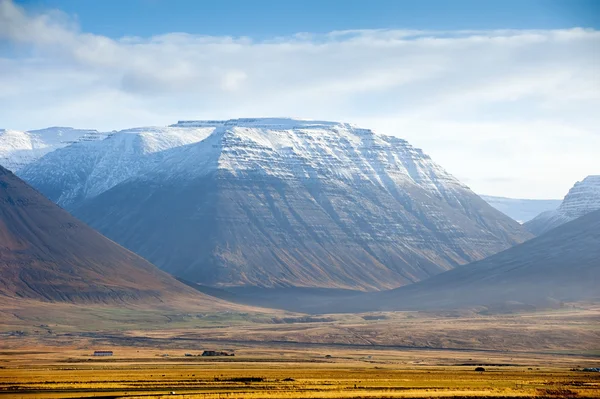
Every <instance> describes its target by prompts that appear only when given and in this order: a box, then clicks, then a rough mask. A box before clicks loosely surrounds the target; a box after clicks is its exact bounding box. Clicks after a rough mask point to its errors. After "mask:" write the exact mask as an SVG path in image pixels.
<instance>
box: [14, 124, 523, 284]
mask: <svg viewBox="0 0 600 399" xmlns="http://www.w3.org/2000/svg"><path fill="white" fill-rule="evenodd" d="M156 140H163V141H161V143H162V144H164V145H162V144H161V146H154V145H150V144H148V143H149V142H155V141H156ZM20 173H21V176H22V177H23V178H24V179H26V180H27V181H28V182H30V183H31V184H33V185H34V186H35V187H36V188H38V189H39V190H41V191H42V192H43V193H44V194H45V195H47V196H48V197H49V198H51V199H52V200H53V201H56V202H58V203H59V204H61V205H63V206H65V207H66V208H67V209H69V210H71V211H72V212H73V213H74V214H75V215H76V216H78V217H80V218H81V219H82V220H85V221H86V222H88V223H90V224H91V225H92V226H93V227H95V228H97V229H99V230H100V231H101V232H102V233H103V234H106V235H107V236H108V237H110V238H111V239H113V240H115V241H117V242H118V243H120V244H122V245H124V246H125V247H127V248H129V249H131V250H133V251H135V252H136V253H138V254H140V255H142V256H144V257H145V258H147V259H149V260H151V261H152V262H153V263H155V264H156V265H158V266H159V267H161V268H162V269H163V270H166V271H168V272H170V273H172V274H174V275H176V276H179V277H182V278H184V279H186V280H188V281H192V282H195V283H203V284H207V285H214V286H244V285H250V286H265V287H281V286H299V287H324V288H344V289H348V288H349V289H367V290H370V289H383V288H394V287H398V286H400V285H404V284H408V283H412V282H415V281H419V280H422V279H425V278H428V277H430V276H433V275H435V274H437V273H440V272H442V271H445V270H448V269H451V268H453V267H455V266H457V265H460V264H464V263H468V262H470V261H473V260H477V259H481V258H484V257H486V256H489V255H491V254H493V253H496V252H498V251H500V250H503V249H505V248H508V247H510V246H512V245H514V244H517V243H520V242H522V241H524V240H526V239H528V238H530V237H531V236H530V235H529V233H527V232H526V231H524V230H523V229H522V227H521V226H520V225H519V224H518V223H516V222H515V221H513V220H511V219H510V218H509V217H507V216H505V215H503V214H502V213H500V212H499V211H497V210H495V209H494V208H492V207H491V206H489V205H488V204H487V203H486V202H485V201H483V200H482V199H481V198H479V197H478V196H477V195H475V194H474V193H473V192H472V191H471V190H469V188H468V187H466V186H465V185H463V184H461V183H460V182H459V181H457V180H456V179H455V178H454V177H452V176H451V175H449V174H448V173H447V172H446V171H444V170H443V169H442V168H441V167H440V166H439V165H437V164H435V163H434V162H433V161H432V160H431V159H430V158H429V157H428V156H427V155H425V154H423V152H422V151H421V150H419V149H416V148H414V147H412V146H411V145H410V144H408V143H407V142H406V141H404V140H401V139H398V138H393V137H387V136H379V135H376V134H374V133H373V132H371V131H370V130H366V129H359V128H357V127H354V126H351V125H348V124H344V123H335V122H322V121H301V120H291V119H236V120H229V121H189V122H180V123H178V124H176V125H173V126H171V127H168V128H162V129H159V130H157V131H155V132H154V131H152V132H150V131H149V130H148V129H135V130H130V131H123V132H119V133H116V134H114V135H112V136H111V137H109V138H107V139H106V140H103V141H101V142H93V143H78V144H74V145H71V146H69V147H66V148H63V149H59V150H56V151H55V152H53V153H51V154H48V155H47V156H45V157H44V158H42V159H41V160H39V161H38V162H35V163H33V164H31V165H29V166H27V167H26V168H24V169H23V170H22V171H21V172H20Z"/></svg>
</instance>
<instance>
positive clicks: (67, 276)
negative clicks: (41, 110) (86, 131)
mask: <svg viewBox="0 0 600 399" xmlns="http://www.w3.org/2000/svg"><path fill="white" fill-rule="evenodd" d="M0 296H4V297H9V298H30V299H37V300H42V301H61V302H72V303H81V302H86V303H89V302H101V303H122V302H128V301H144V302H147V301H154V300H156V301H164V300H165V299H166V298H169V297H171V298H173V297H177V296H180V297H185V298H188V299H190V300H192V299H193V300H196V301H197V302H198V304H199V305H200V304H202V303H204V304H205V305H206V306H207V307H210V306H212V305H213V304H214V302H215V301H214V300H213V299H212V298H209V297H205V296H202V295H201V294H199V293H196V292H194V291H192V290H190V289H189V288H188V287H186V286H185V285H183V284H181V283H179V282H178V281H176V280H175V279H174V278H172V277H171V276H169V275H168V274H166V273H164V272H162V271H160V270H158V269H157V268H156V267H155V266H153V265H151V264H150V263H148V262H147V261H145V260H144V259H142V258H140V257H139V256H137V255H135V254H134V253H132V252H130V251H128V250H126V249H124V248H122V247H120V246H119V245H117V244H115V243H114V242H112V241H110V240H108V239H107V238H105V237H103V236H102V235H100V234H99V233H97V232H96V231H94V230H92V229H91V228H89V227H88V226H86V225H85V224H83V223H82V222H80V221H79V220H77V219H75V218H74V217H72V216H71V215H70V214H69V213H67V212H66V211H64V210H62V209H61V208H59V207H58V206H57V205H55V204H53V203H52V202H50V201H49V200H48V199H46V198H45V197H43V196H42V195H41V194H39V193H38V192H37V191H35V190H34V189H32V188H31V187H29V186H28V185H27V184H25V183H24V182H23V181H21V180H20V179H19V178H17V177H16V176H15V175H14V174H13V173H11V172H10V171H8V170H6V169H5V168H3V167H1V166H0ZM216 302H219V303H220V301H216ZM215 306H216V305H215Z"/></svg>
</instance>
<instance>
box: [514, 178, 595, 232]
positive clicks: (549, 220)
mask: <svg viewBox="0 0 600 399" xmlns="http://www.w3.org/2000/svg"><path fill="white" fill-rule="evenodd" d="M598 209H600V175H596V176H588V177H586V178H585V179H583V180H582V181H580V182H577V183H575V185H574V186H573V187H572V188H571V189H570V190H569V192H568V193H567V195H566V196H565V198H564V200H563V201H562V203H561V204H560V206H559V207H558V209H556V210H554V211H547V212H543V213H541V214H540V215H538V216H537V217H535V218H534V219H532V220H531V221H529V222H527V223H525V227H526V228H527V230H529V231H530V232H532V233H533V234H535V235H540V234H543V233H545V232H547V231H548V230H552V229H553V228H555V227H558V226H560V225H561V224H564V223H567V222H570V221H571V220H575V219H577V218H579V217H581V216H583V215H586V214H588V213H590V212H593V211H595V210H598Z"/></svg>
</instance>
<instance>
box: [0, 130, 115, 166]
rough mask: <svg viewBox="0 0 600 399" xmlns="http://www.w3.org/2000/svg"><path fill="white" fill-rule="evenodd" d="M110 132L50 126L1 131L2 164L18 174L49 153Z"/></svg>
mask: <svg viewBox="0 0 600 399" xmlns="http://www.w3.org/2000/svg"><path fill="white" fill-rule="evenodd" d="M105 137H106V133H101V132H98V131H96V130H88V129H73V128H70V127H50V128H46V129H40V130H31V131H28V132H23V131H19V130H10V129H0V165H2V166H4V167H5V168H7V169H9V170H12V171H13V172H18V171H19V170H20V169H22V168H23V167H24V166H26V165H28V164H30V163H32V162H34V161H36V160H38V159H40V158H41V157H43V156H44V155H46V154H47V153H49V152H52V151H54V150H56V149H58V148H62V147H65V146H67V145H70V144H73V143H76V142H79V141H96V140H101V139H103V138H105Z"/></svg>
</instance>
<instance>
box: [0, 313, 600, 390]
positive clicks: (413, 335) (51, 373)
mask: <svg viewBox="0 0 600 399" xmlns="http://www.w3.org/2000/svg"><path fill="white" fill-rule="evenodd" d="M49 309H50V308H45V307H40V308H39V309H38V310H36V311H32V310H31V308H30V309H27V311H21V310H19V309H12V308H4V309H3V310H2V311H0V315H4V316H3V318H4V321H6V322H4V323H1V324H2V326H3V327H2V329H0V399H1V398H28V399H30V398H87V397H96V398H146V399H152V398H160V397H177V398H230V399H233V398H241V399H243V398H395V397H453V398H468V397H488V398H501V397H512V398H515V397H546V398H565V397H573V398H600V373H597V372H595V373H594V372H584V371H576V370H575V369H582V368H585V367H598V366H600V329H599V328H598V326H599V325H600V309H599V308H598V306H597V305H590V306H586V307H573V306H571V307H564V308H562V309H555V310H546V311H537V312H529V313H528V312H524V313H518V314H495V315H485V314H480V313H477V312H473V311H469V312H458V313H456V312H441V313H422V312H391V313H378V314H369V315H360V314H356V315H322V316H319V317H315V318H312V319H311V318H307V317H306V316H305V315H298V314H285V315H284V314H281V313H275V314H266V313H265V314H257V313H242V312H238V313H222V314H200V313H191V312H186V313H174V312H173V311H169V310H165V311H163V310H135V311H134V310H121V309H113V308H108V307H96V308H83V307H82V308H77V307H65V309H64V311H63V310H62V308H61V309H60V312H58V311H56V310H55V309H52V310H53V313H49V312H48V310H49ZM284 317H285V319H284ZM49 319H50V320H51V322H50V323H49V322H48V320H49ZM94 350H112V351H114V356H113V357H110V358H99V357H93V356H91V355H92V353H93V352H94ZM203 350H215V351H227V352H231V353H234V354H235V356H228V357H202V356H199V355H200V354H201V353H202V351H203ZM186 353H187V354H190V355H192V356H185V354H186ZM478 366H482V367H484V368H485V371H484V372H476V371H475V368H476V367H478ZM171 392H174V394H171Z"/></svg>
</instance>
